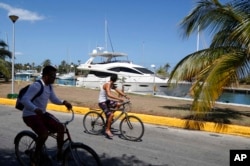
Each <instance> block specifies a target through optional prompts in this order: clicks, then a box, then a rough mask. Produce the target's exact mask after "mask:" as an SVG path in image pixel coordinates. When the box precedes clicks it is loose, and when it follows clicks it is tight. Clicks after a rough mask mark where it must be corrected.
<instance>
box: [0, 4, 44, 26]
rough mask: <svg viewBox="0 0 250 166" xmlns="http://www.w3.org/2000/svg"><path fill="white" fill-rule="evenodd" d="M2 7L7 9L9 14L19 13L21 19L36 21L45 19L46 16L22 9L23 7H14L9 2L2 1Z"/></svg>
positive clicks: (0, 6) (0, 5)
mask: <svg viewBox="0 0 250 166" xmlns="http://www.w3.org/2000/svg"><path fill="white" fill-rule="evenodd" d="M0 8H2V9H5V10H7V12H8V16H9V15H17V16H18V17H19V20H23V21H32V22H34V21H39V20H43V19H44V16H41V15H39V14H37V13H35V12H32V11H29V10H25V9H21V8H15V7H12V6H10V5H8V4H5V3H1V2H0Z"/></svg>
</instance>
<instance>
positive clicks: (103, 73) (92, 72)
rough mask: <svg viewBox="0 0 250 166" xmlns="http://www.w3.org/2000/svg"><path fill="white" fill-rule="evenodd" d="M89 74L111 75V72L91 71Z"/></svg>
mask: <svg viewBox="0 0 250 166" xmlns="http://www.w3.org/2000/svg"><path fill="white" fill-rule="evenodd" d="M89 74H94V75H95V76H97V77H101V78H104V77H109V76H110V75H111V74H110V73H105V72H100V71H90V72H89Z"/></svg>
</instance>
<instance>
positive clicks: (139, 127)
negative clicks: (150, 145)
mask: <svg viewBox="0 0 250 166" xmlns="http://www.w3.org/2000/svg"><path fill="white" fill-rule="evenodd" d="M120 131H121V135H122V136H123V137H124V138H125V139H127V140H130V141H138V140H139V139H141V137H142V136H143V134H144V125H143V123H142V121H141V120H140V119H139V118H138V117H136V116H133V115H129V116H127V117H124V118H123V119H122V121H121V123H120Z"/></svg>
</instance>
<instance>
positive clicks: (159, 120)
mask: <svg viewBox="0 0 250 166" xmlns="http://www.w3.org/2000/svg"><path fill="white" fill-rule="evenodd" d="M15 103H16V99H6V98H0V104H1V105H12V106H14V105H15ZM47 109H48V110H53V111H59V112H68V111H67V109H66V108H65V107H64V106H61V105H54V104H48V106H47ZM88 111H90V108H87V107H77V106H74V112H75V113H77V114H86V113H87V112H88ZM129 114H131V115H135V116H138V117H139V118H140V119H141V120H142V121H143V122H144V123H148V124H155V125H163V126H170V127H177V128H183V129H189V130H200V131H208V132H215V133H221V134H230V135H238V136H245V137H250V127H246V126H239V125H229V124H222V123H212V122H201V121H194V120H185V119H178V118H170V117H161V116H153V115H145V114H137V113H129Z"/></svg>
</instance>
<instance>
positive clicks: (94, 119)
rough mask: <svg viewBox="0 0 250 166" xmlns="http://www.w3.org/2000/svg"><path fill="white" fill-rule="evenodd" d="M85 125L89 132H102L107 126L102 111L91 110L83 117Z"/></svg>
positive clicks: (95, 133)
mask: <svg viewBox="0 0 250 166" xmlns="http://www.w3.org/2000/svg"><path fill="white" fill-rule="evenodd" d="M83 127H84V129H85V131H86V132H87V133H89V134H94V135H98V134H101V133H102V132H103V129H104V127H105V123H104V119H103V117H102V116H101V114H100V113H98V112H95V111H90V112H88V113H87V114H85V116H84V117H83Z"/></svg>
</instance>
